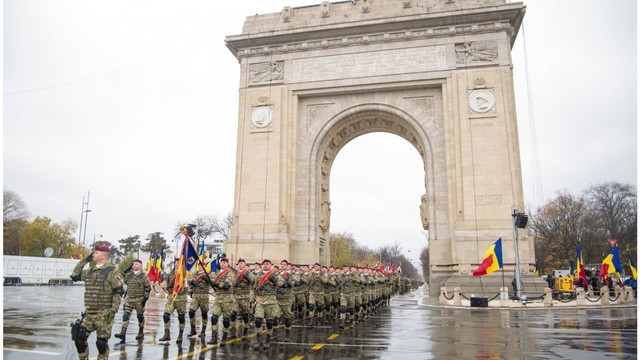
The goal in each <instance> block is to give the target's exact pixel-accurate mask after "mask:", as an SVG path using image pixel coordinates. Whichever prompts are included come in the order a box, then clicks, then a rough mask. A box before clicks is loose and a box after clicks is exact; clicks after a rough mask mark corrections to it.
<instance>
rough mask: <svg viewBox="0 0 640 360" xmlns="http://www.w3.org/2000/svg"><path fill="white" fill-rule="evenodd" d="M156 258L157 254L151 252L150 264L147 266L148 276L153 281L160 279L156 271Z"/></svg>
mask: <svg viewBox="0 0 640 360" xmlns="http://www.w3.org/2000/svg"><path fill="white" fill-rule="evenodd" d="M155 258H156V256H155V255H153V254H149V265H148V266H147V276H148V277H149V281H151V282H156V281H158V273H157V272H156V266H155Z"/></svg>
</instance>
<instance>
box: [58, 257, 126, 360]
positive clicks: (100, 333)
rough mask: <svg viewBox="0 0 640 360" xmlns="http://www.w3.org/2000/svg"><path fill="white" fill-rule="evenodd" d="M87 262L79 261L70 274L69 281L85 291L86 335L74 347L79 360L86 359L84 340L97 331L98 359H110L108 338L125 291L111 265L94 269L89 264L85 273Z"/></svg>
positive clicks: (107, 264)
mask: <svg viewBox="0 0 640 360" xmlns="http://www.w3.org/2000/svg"><path fill="white" fill-rule="evenodd" d="M90 256H91V255H90ZM88 262H89V257H86V258H84V259H82V260H80V262H79V263H78V264H77V265H76V267H75V268H74V269H73V272H72V273H71V279H72V280H73V281H84V287H85V292H84V307H85V315H84V317H83V319H82V326H83V327H84V329H85V331H83V334H81V336H78V338H77V339H76V341H75V344H76V348H77V349H78V357H79V359H80V360H86V359H89V344H87V339H88V338H89V335H90V334H91V333H92V332H93V331H96V335H97V340H96V346H97V348H98V353H99V354H98V359H99V360H106V359H108V358H109V338H110V337H111V327H112V326H113V318H114V316H115V314H116V312H117V311H118V308H119V307H120V301H121V300H122V294H123V293H124V289H123V288H122V283H121V282H120V279H119V271H118V270H117V268H116V266H115V265H114V264H112V263H106V264H103V265H102V266H100V267H97V266H96V265H94V264H93V263H92V264H90V266H89V269H88V270H82V268H84V266H85V265H86V264H87V263H88Z"/></svg>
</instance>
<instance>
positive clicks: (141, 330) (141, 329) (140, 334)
mask: <svg viewBox="0 0 640 360" xmlns="http://www.w3.org/2000/svg"><path fill="white" fill-rule="evenodd" d="M142 339H144V326H140V327H139V328H138V335H136V340H142Z"/></svg>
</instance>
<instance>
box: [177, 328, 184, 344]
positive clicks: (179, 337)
mask: <svg viewBox="0 0 640 360" xmlns="http://www.w3.org/2000/svg"><path fill="white" fill-rule="evenodd" d="M183 335H184V329H180V332H179V333H178V338H177V339H176V344H182V336H183Z"/></svg>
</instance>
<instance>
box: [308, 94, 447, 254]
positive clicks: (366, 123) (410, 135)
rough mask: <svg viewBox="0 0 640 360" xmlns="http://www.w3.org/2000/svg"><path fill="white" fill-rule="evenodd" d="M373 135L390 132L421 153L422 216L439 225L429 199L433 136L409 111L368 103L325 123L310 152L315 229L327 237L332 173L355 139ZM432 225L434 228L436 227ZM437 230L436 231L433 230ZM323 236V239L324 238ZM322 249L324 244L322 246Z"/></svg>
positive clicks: (311, 209) (432, 194)
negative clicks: (423, 175) (334, 162)
mask: <svg viewBox="0 0 640 360" xmlns="http://www.w3.org/2000/svg"><path fill="white" fill-rule="evenodd" d="M372 132H387V133H391V134H395V135H398V136H400V137H402V138H403V139H405V140H407V141H408V142H409V143H411V144H412V145H413V147H414V148H415V149H416V151H418V153H419V154H420V157H421V158H422V160H423V169H424V172H425V178H424V186H425V195H424V196H423V197H422V199H421V203H422V205H421V217H423V219H421V220H422V222H423V224H424V225H427V227H428V225H429V224H433V225H435V221H432V219H433V220H435V214H436V211H435V207H434V204H433V202H434V201H428V199H435V188H434V181H433V174H434V154H433V149H432V145H431V142H430V140H429V135H428V134H427V132H426V131H425V129H424V126H423V125H421V124H420V122H419V121H418V120H417V119H416V118H414V117H413V116H411V115H410V114H408V113H406V112H405V111H403V110H401V109H399V108H397V107H394V106H391V105H386V104H377V103H366V104H358V105H355V106H352V107H349V108H347V109H345V110H343V111H341V112H339V113H337V114H336V115H334V116H333V117H332V118H331V119H329V121H327V122H326V123H324V124H323V126H322V128H321V129H320V130H319V132H318V133H317V135H316V137H315V141H314V142H313V146H312V147H311V149H310V153H309V158H310V162H309V164H310V171H311V172H312V174H311V176H310V179H311V180H312V183H311V184H310V189H309V190H310V191H315V194H316V196H315V197H312V199H316V201H311V202H310V204H309V212H310V213H311V214H315V216H314V217H313V218H314V219H315V220H316V221H311V223H315V225H316V226H315V230H317V231H318V232H319V234H320V235H325V236H327V235H328V233H329V229H330V217H331V207H330V205H331V203H330V182H329V179H330V173H331V166H332V164H333V161H334V160H335V158H336V156H337V154H338V153H339V151H340V150H341V149H342V148H343V147H344V146H345V145H346V144H347V143H349V142H350V141H351V140H353V139H355V138H357V137H359V136H361V135H365V134H368V133H372ZM433 225H432V226H433ZM433 230H435V229H433ZM321 237H322V236H321ZM321 246H322V245H321Z"/></svg>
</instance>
